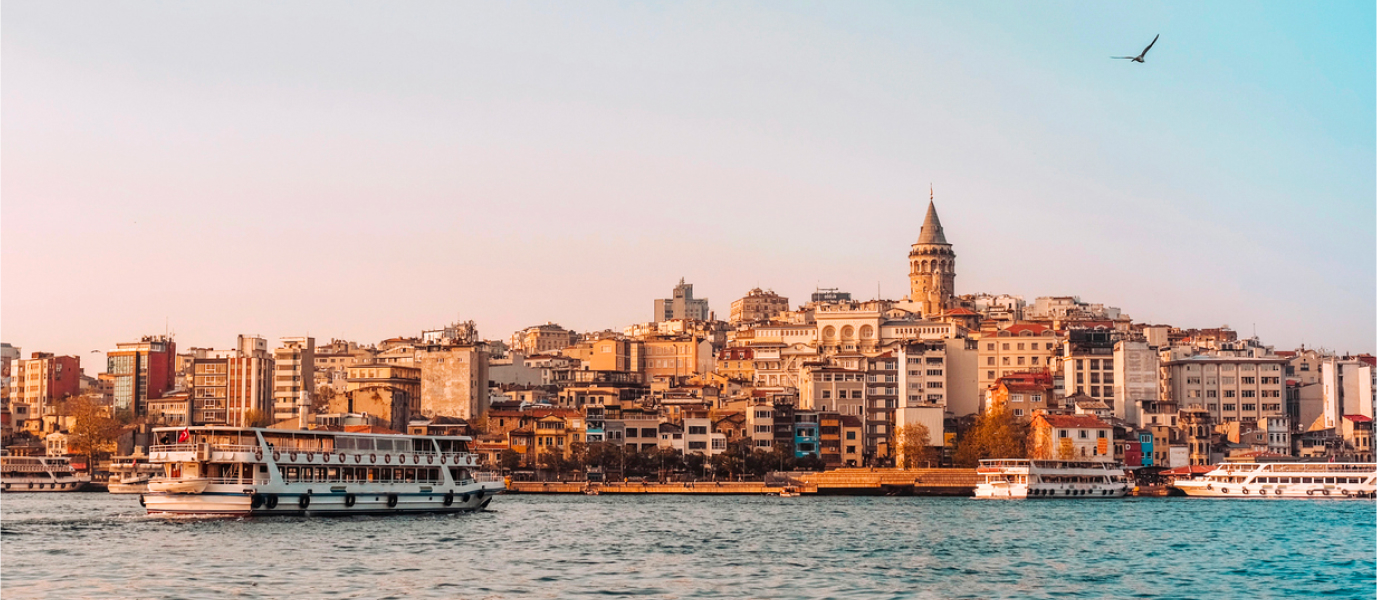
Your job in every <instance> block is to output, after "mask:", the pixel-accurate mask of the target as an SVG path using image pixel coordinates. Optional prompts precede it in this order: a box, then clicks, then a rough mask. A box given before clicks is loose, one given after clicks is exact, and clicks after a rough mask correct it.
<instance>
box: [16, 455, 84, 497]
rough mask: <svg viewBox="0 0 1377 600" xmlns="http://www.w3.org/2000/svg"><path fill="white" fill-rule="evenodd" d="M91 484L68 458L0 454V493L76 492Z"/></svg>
mask: <svg viewBox="0 0 1377 600" xmlns="http://www.w3.org/2000/svg"><path fill="white" fill-rule="evenodd" d="M89 481H91V478H90V477H89V476H87V475H83V474H80V473H77V472H76V469H73V468H72V461H71V459H69V458H67V457H65V456H10V455H9V454H8V453H5V454H3V455H0V490H4V491H6V492H77V491H81V489H82V488H84V487H86V484H87V483H88V482H89Z"/></svg>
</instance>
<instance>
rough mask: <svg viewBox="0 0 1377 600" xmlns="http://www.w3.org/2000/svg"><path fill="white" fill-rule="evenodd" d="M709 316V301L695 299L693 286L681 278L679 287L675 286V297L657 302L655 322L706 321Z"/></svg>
mask: <svg viewBox="0 0 1377 600" xmlns="http://www.w3.org/2000/svg"><path fill="white" fill-rule="evenodd" d="M709 314H710V313H709V311H708V299H707V298H694V297H693V284H691V283H684V280H683V278H680V279H679V285H676V286H674V295H673V297H671V298H664V299H661V300H656V301H655V318H654V319H653V321H654V322H656V323H659V322H660V321H672V320H674V319H689V320H694V321H706V320H708V317H709Z"/></svg>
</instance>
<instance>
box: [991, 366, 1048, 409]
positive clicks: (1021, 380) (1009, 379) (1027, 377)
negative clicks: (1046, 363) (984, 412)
mask: <svg viewBox="0 0 1377 600" xmlns="http://www.w3.org/2000/svg"><path fill="white" fill-rule="evenodd" d="M1004 407H1007V408H1008V409H1009V410H1010V411H1012V412H1013V414H1014V416H1015V417H1019V418H1028V417H1032V416H1033V415H1035V414H1036V413H1039V412H1045V411H1047V410H1049V409H1055V408H1057V407H1058V404H1057V399H1056V398H1055V397H1054V396H1053V395H1052V374H1051V373H1048V372H1046V371H1041V372H1030V373H1011V374H1009V375H1005V376H1003V377H1000V378H999V379H998V380H996V381H995V384H994V386H992V387H991V388H990V401H989V408H990V409H991V410H993V409H995V408H1004Z"/></svg>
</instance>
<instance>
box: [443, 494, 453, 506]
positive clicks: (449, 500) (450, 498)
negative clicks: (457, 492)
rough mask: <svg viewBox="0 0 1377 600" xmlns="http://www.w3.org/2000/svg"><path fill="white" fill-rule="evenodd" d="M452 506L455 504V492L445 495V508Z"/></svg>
mask: <svg viewBox="0 0 1377 600" xmlns="http://www.w3.org/2000/svg"><path fill="white" fill-rule="evenodd" d="M451 504H454V492H449V493H446V494H445V506H449V505H451Z"/></svg>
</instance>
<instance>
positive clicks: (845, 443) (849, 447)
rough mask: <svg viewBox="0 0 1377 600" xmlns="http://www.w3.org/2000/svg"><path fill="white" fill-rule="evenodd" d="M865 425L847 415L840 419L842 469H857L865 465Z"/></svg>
mask: <svg viewBox="0 0 1377 600" xmlns="http://www.w3.org/2000/svg"><path fill="white" fill-rule="evenodd" d="M864 435H865V424H864V423H862V422H861V420H860V419H858V418H856V417H852V416H848V415H842V417H841V437H842V441H841V443H842V450H841V462H842V466H844V467H859V466H861V465H863V464H865V456H866V455H865V437H864Z"/></svg>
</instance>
